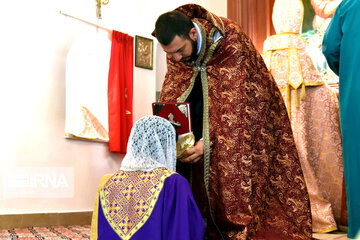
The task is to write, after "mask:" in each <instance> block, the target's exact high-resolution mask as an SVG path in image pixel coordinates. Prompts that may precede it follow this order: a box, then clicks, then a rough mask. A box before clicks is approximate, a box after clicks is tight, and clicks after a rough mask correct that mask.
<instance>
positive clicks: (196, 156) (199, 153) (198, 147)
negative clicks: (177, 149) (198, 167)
mask: <svg viewBox="0 0 360 240" xmlns="http://www.w3.org/2000/svg"><path fill="white" fill-rule="evenodd" d="M203 156H204V142H203V140H199V141H197V142H196V143H195V146H193V147H192V148H189V149H188V150H186V151H185V152H183V153H182V154H181V155H180V157H179V160H180V161H181V162H184V163H196V162H197V161H199V160H200V159H201V158H202V157H203Z"/></svg>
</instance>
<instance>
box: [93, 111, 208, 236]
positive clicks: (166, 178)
mask: <svg viewBox="0 0 360 240" xmlns="http://www.w3.org/2000/svg"><path fill="white" fill-rule="evenodd" d="M175 168H176V135H175V129H174V127H173V126H172V125H171V123H170V122H168V121H167V120H165V119H163V118H160V117H156V116H147V117H143V118H141V119H140V120H138V121H137V122H136V123H135V125H134V126H133V128H132V130H131V134H130V138H129V141H128V145H127V153H126V155H125V157H124V159H123V162H122V164H121V168H120V170H119V171H118V172H116V173H115V174H113V175H105V176H104V177H103V178H102V179H101V182H100V186H99V189H98V196H97V199H96V202H95V209H94V213H93V219H92V224H91V239H93V240H95V239H99V240H100V239H104V240H109V239H111V240H115V239H121V240H125V239H126V240H127V239H131V240H139V239H141V240H142V239H152V240H160V239H164V240H165V239H166V240H175V239H179V240H180V239H181V240H202V239H203V238H204V231H205V224H204V220H203V218H202V216H201V214H200V211H199V209H198V207H197V206H196V203H195V201H194V199H193V196H192V193H191V189H190V185H189V183H188V181H187V180H186V179H185V178H184V177H182V176H181V175H179V174H177V173H176V172H175V171H176V169H175Z"/></svg>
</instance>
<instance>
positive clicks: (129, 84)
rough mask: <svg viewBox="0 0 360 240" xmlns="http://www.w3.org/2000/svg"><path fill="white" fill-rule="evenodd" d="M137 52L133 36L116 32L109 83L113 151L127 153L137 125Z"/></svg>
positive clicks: (110, 138) (113, 35) (111, 144)
mask: <svg viewBox="0 0 360 240" xmlns="http://www.w3.org/2000/svg"><path fill="white" fill-rule="evenodd" d="M133 50H134V38H133V37H131V36H129V35H127V34H124V33H121V32H117V31H113V33H112V45H111V58H110V67H109V83H108V105H109V150H110V152H120V153H125V152H126V145H127V141H128V138H129V135H130V131H131V127H132V124H133V122H132V121H133V120H132V119H133V111H132V102H133V69H134V64H133V59H134V55H133V52H134V51H133Z"/></svg>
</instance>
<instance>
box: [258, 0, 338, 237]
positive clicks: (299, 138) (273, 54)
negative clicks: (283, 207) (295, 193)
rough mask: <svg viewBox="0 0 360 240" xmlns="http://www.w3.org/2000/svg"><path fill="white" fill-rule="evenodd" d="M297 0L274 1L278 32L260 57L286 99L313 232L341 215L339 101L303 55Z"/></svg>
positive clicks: (300, 7)
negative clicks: (308, 197) (306, 190)
mask: <svg viewBox="0 0 360 240" xmlns="http://www.w3.org/2000/svg"><path fill="white" fill-rule="evenodd" d="M303 14H304V8H303V4H302V2H301V1H300V0H276V1H275V4H274V11H273V23H274V27H275V30H276V33H277V35H274V36H271V37H269V38H268V39H266V41H265V42H264V52H265V53H264V59H265V62H266V64H267V66H268V69H269V70H270V72H271V74H272V75H273V76H274V78H275V81H276V83H277V85H278V87H279V88H280V91H281V93H282V96H283V98H284V100H285V103H286V107H287V111H288V114H289V117H290V120H291V124H292V130H293V134H294V138H295V143H296V147H297V150H298V152H299V157H300V161H301V165H302V169H303V171H304V177H305V181H306V185H307V189H308V192H309V196H310V202H311V213H312V220H313V223H312V230H313V231H314V232H330V231H333V230H336V229H337V223H339V220H340V215H341V195H342V185H343V161H342V144H341V133H340V118H339V101H338V97H337V93H336V92H335V90H333V89H332V88H331V87H329V86H328V85H327V84H326V83H325V82H324V81H323V79H322V78H321V75H320V74H319V73H318V71H317V70H316V68H315V66H314V64H313V62H312V60H311V58H310V56H309V55H308V53H307V52H306V51H307V46H308V44H309V43H308V42H307V41H306V40H305V39H303V38H302V37H300V32H301V26H302V21H303Z"/></svg>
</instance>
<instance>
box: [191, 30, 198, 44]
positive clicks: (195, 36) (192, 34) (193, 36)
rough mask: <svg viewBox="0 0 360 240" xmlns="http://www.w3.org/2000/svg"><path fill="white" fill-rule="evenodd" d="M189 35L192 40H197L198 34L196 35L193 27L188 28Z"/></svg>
mask: <svg viewBox="0 0 360 240" xmlns="http://www.w3.org/2000/svg"><path fill="white" fill-rule="evenodd" d="M189 37H190V38H191V39H192V40H193V41H197V39H198V36H197V31H196V28H195V27H193V28H191V29H190V31H189Z"/></svg>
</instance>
